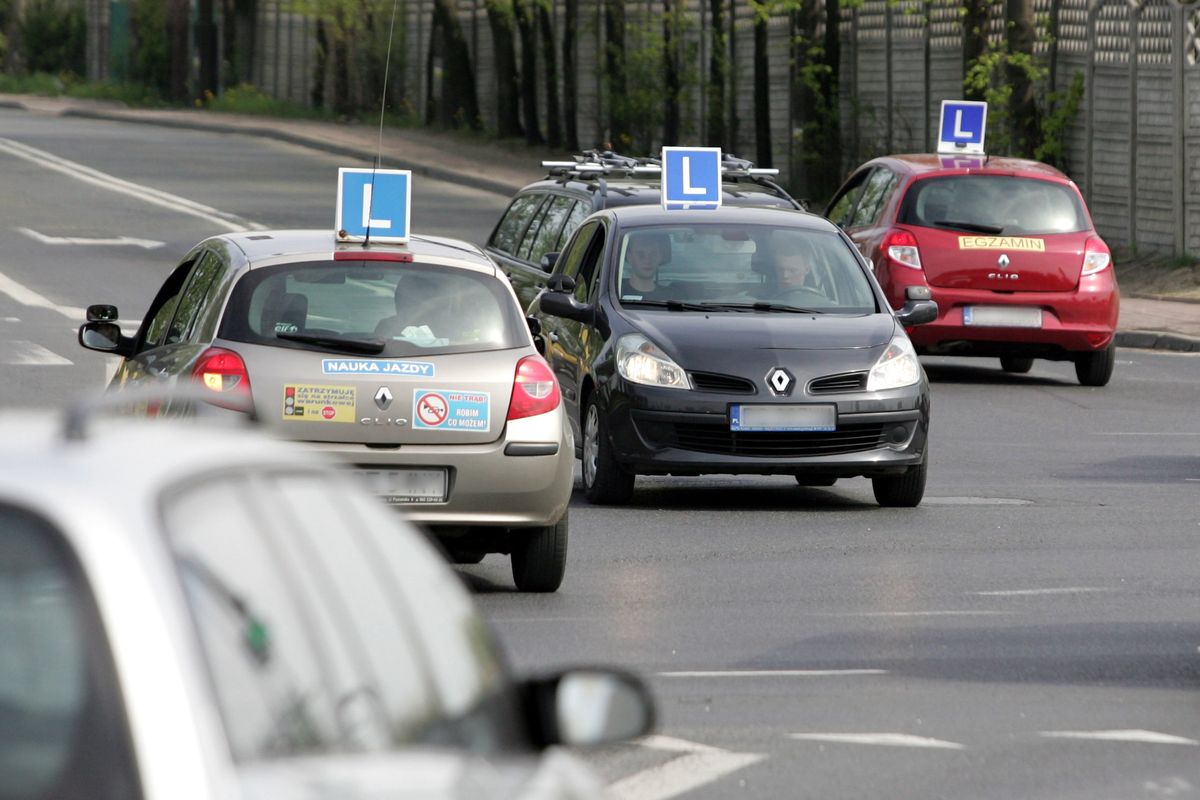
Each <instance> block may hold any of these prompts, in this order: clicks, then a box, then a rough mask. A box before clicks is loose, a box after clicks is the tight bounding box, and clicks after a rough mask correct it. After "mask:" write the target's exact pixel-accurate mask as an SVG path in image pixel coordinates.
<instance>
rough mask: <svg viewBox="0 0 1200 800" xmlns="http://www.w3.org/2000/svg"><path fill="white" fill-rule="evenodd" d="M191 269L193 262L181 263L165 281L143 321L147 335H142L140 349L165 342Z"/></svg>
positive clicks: (146, 348)
mask: <svg viewBox="0 0 1200 800" xmlns="http://www.w3.org/2000/svg"><path fill="white" fill-rule="evenodd" d="M191 269H192V264H191V263H187V264H180V265H179V266H178V267H176V268H175V270H174V271H173V272H172V273H171V274H170V276H169V277H168V278H167V279H166V280H165V281H164V282H163V285H162V287H161V288H160V289H159V290H158V295H157V296H155V298H154V302H153V303H151V304H150V308H149V310H148V311H147V312H146V317H145V320H144V322H143V323H142V325H143V330H144V331H145V335H144V336H143V337H142V344H141V348H140V349H142V350H148V349H150V348H153V347H158V346H159V345H161V344H163V340H164V339H165V338H166V335H167V330H168V328H169V327H170V325H171V320H172V319H173V318H174V317H175V309H176V308H177V307H178V306H179V296H180V294H181V293H182V290H183V284H184V282H185V281H186V280H187V278H188V276H189V275H190V274H191Z"/></svg>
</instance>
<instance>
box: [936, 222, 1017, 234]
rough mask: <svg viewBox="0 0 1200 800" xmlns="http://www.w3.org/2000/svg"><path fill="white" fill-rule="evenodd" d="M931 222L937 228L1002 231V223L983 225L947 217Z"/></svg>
mask: <svg viewBox="0 0 1200 800" xmlns="http://www.w3.org/2000/svg"><path fill="white" fill-rule="evenodd" d="M933 224H934V225H937V226H938V227H939V228H955V229H957V230H960V231H972V232H974V233H991V234H997V233H1002V232H1003V231H1004V226H1003V225H984V224H983V223H979V222H958V221H956V220H949V219H939V220H936V221H935V222H934V223H933Z"/></svg>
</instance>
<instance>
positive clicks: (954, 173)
mask: <svg viewBox="0 0 1200 800" xmlns="http://www.w3.org/2000/svg"><path fill="white" fill-rule="evenodd" d="M825 216H827V217H828V218H829V219H831V220H832V221H833V222H835V223H837V224H838V225H839V226H841V227H842V228H843V229H844V230H845V232H846V233H847V234H848V235H849V236H850V238H851V239H853V240H854V243H855V244H856V245H857V246H858V248H859V250H860V251H861V252H862V254H863V255H864V256H865V257H866V258H867V260H869V261H870V262H871V263H872V265H873V268H874V270H875V277H876V278H877V279H878V280H879V283H880V285H881V286H882V287H883V290H884V292H885V293H886V294H887V297H888V300H889V302H890V303H891V304H892V306H893V307H894V308H900V307H901V306H903V305H904V303H905V301H906V299H918V298H926V297H932V299H933V300H936V301H937V305H938V309H939V311H940V313H939V315H938V319H937V321H936V322H933V323H930V324H928V325H922V326H920V327H918V328H913V329H912V330H911V331H909V337H910V338H911V339H912V342H913V344H914V345H915V346H916V348H917V351H918V352H919V353H923V354H930V355H954V356H985V357H993V358H999V359H1000V366H1001V367H1002V368H1003V369H1004V370H1006V371H1008V372H1028V371H1029V369H1030V367H1031V366H1032V365H1033V359H1035V358H1044V359H1050V360H1055V361H1073V362H1074V364H1075V374H1076V376H1077V377H1078V378H1079V382H1080V383H1081V384H1083V385H1085V386H1104V385H1105V384H1107V383H1108V381H1109V378H1111V377H1112V371H1113V361H1114V350H1113V335H1114V333H1115V331H1116V327H1117V312H1118V305H1119V302H1120V295H1119V292H1118V290H1117V281H1116V276H1115V275H1114V272H1113V267H1112V256H1111V254H1110V252H1109V249H1108V245H1106V244H1105V243H1104V240H1103V239H1101V238H1100V235H1099V234H1098V233H1096V229H1095V228H1094V227H1093V225H1092V219H1091V215H1090V214H1089V213H1088V210H1087V206H1086V204H1085V203H1084V200H1083V197H1082V195H1080V193H1079V189H1078V188H1076V186H1075V184H1074V182H1072V181H1071V180H1070V179H1069V178H1068V177H1067V176H1066V175H1064V174H1063V173H1062V172H1060V171H1059V170H1057V169H1055V168H1054V167H1051V166H1048V165H1046V164H1041V163H1039V162H1036V161H1027V160H1024V159H1015V158H994V157H988V156H982V155H981V156H970V157H964V156H945V155H942V156H939V155H893V156H886V157H882V158H876V159H874V160H872V161H868V162H867V163H866V164H864V165H862V166H861V167H860V168H859V169H857V170H856V171H855V172H854V174H853V175H851V177H850V179H849V180H848V181H846V183H845V184H843V185H842V187H841V188H840V189H839V190H838V192H837V194H836V195H834V197H833V200H832V201H831V202H830V204H829V206H828V208H827V209H826V210H825Z"/></svg>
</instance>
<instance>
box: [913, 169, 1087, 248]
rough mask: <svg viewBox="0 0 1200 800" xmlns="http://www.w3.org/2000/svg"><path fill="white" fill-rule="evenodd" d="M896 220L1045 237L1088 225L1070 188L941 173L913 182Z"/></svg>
mask: <svg viewBox="0 0 1200 800" xmlns="http://www.w3.org/2000/svg"><path fill="white" fill-rule="evenodd" d="M899 219H900V221H901V222H902V223H904V224H907V225H919V226H922V227H930V228H942V229H945V230H957V231H961V232H965V233H983V234H1011V235H1018V236H1021V235H1045V234H1053V233H1075V232H1079V231H1086V230H1088V229H1089V224H1088V220H1087V215H1086V214H1085V212H1084V209H1083V204H1082V203H1081V202H1080V200H1079V195H1078V194H1076V192H1075V190H1074V189H1072V188H1071V187H1070V186H1067V185H1065V184H1061V183H1056V182H1054V181H1045V180H1039V179H1037V178H1023V177H1018V176H1012V175H945V176H940V177H934V178H926V179H924V180H920V181H916V182H915V183H913V185H912V188H910V189H909V190H908V193H907V194H906V195H905V196H904V203H903V205H902V206H901V208H900V214H899Z"/></svg>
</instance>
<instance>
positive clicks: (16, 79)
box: [0, 72, 67, 97]
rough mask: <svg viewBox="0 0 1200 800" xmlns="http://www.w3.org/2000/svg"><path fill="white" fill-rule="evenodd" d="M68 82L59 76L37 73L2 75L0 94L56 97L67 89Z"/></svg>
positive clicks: (0, 77)
mask: <svg viewBox="0 0 1200 800" xmlns="http://www.w3.org/2000/svg"><path fill="white" fill-rule="evenodd" d="M66 85H67V83H66V81H65V80H63V78H62V77H61V76H59V75H48V74H46V73H45V72H35V73H33V74H32V75H9V74H0V92H3V93H4V94H40V95H46V96H49V97H56V96H58V95H60V94H63V92H64V91H65V89H66Z"/></svg>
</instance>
